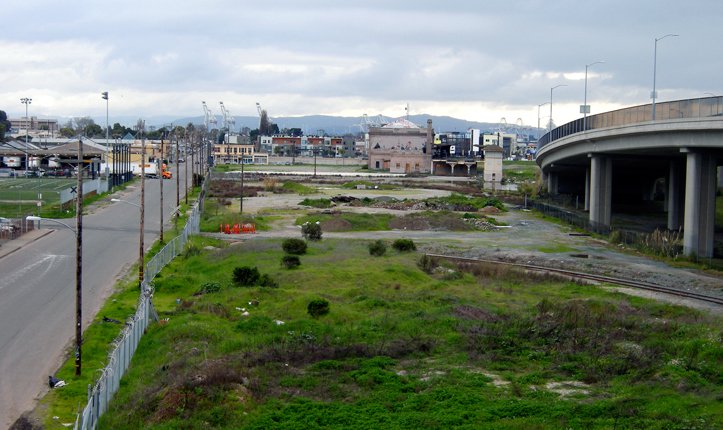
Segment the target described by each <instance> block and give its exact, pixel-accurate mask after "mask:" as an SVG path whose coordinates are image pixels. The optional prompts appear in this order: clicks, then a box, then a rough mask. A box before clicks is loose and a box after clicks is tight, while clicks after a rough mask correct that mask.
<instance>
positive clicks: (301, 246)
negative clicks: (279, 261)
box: [281, 238, 307, 255]
mask: <svg viewBox="0 0 723 430" xmlns="http://www.w3.org/2000/svg"><path fill="white" fill-rule="evenodd" d="M306 246H307V245H306V242H305V241H303V240H301V239H297V238H290V239H284V240H283V241H282V242H281V249H283V250H284V252H285V253H287V254H292V255H304V254H306Z"/></svg>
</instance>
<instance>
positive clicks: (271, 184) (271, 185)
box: [263, 178, 277, 192]
mask: <svg viewBox="0 0 723 430" xmlns="http://www.w3.org/2000/svg"><path fill="white" fill-rule="evenodd" d="M263 183H264V191H272V192H273V191H276V185H277V181H276V178H264V181H263Z"/></svg>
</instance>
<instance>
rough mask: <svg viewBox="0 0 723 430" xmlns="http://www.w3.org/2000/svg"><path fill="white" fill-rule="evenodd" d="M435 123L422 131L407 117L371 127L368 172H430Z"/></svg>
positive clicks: (429, 123) (429, 124)
mask: <svg viewBox="0 0 723 430" xmlns="http://www.w3.org/2000/svg"><path fill="white" fill-rule="evenodd" d="M433 135H434V131H433V129H432V120H431V119H430V120H427V128H426V129H425V128H422V127H420V126H418V125H416V124H413V123H412V122H410V121H408V120H406V119H405V118H401V119H398V120H396V121H394V122H391V123H389V124H387V125H385V126H383V127H371V128H369V170H386V171H389V172H390V173H431V170H432V151H431V147H432V138H433Z"/></svg>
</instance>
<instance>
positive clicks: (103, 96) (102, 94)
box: [100, 91, 108, 100]
mask: <svg viewBox="0 0 723 430" xmlns="http://www.w3.org/2000/svg"><path fill="white" fill-rule="evenodd" d="M100 96H101V98H102V99H103V100H108V91H103V92H102V93H100Z"/></svg>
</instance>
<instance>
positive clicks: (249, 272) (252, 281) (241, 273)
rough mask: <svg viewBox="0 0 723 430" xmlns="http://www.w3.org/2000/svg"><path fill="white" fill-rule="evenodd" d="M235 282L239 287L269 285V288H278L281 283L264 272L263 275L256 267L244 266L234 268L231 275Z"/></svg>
mask: <svg viewBox="0 0 723 430" xmlns="http://www.w3.org/2000/svg"><path fill="white" fill-rule="evenodd" d="M231 279H232V281H233V283H234V284H236V285H238V286H239V287H255V286H259V287H267V288H278V286H279V283H278V282H276V280H274V278H272V277H271V276H269V275H268V274H266V273H264V274H263V275H262V274H261V273H260V272H259V269H258V268H256V267H250V266H242V267H236V268H235V269H233V275H232V277H231Z"/></svg>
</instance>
